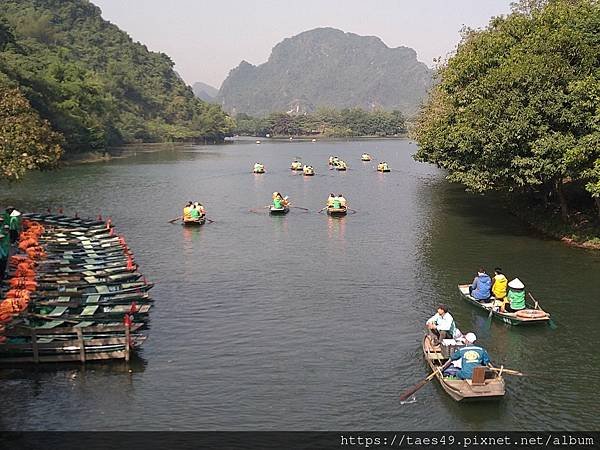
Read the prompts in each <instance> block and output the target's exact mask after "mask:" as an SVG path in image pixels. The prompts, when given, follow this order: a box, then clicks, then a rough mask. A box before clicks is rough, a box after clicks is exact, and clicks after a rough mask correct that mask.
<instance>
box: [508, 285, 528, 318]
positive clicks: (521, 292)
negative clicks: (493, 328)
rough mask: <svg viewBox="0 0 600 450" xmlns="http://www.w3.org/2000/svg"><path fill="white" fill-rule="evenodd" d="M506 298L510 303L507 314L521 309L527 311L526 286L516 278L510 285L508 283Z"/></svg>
mask: <svg viewBox="0 0 600 450" xmlns="http://www.w3.org/2000/svg"><path fill="white" fill-rule="evenodd" d="M506 298H507V300H508V302H509V304H508V305H506V312H516V311H519V310H521V309H525V307H526V305H525V285H524V284H523V283H522V282H521V280H519V279H518V278H515V279H514V280H512V281H511V282H510V283H508V294H507V295H506Z"/></svg>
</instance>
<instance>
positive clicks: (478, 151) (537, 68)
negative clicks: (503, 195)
mask: <svg viewBox="0 0 600 450" xmlns="http://www.w3.org/2000/svg"><path fill="white" fill-rule="evenodd" d="M599 29H600V4H599V3H598V2H597V1H595V0H524V1H521V2H520V3H518V4H516V5H515V6H514V9H513V12H512V13H511V14H510V15H508V16H506V17H496V18H493V19H492V20H491V22H490V24H489V26H488V27H487V28H486V29H484V30H478V31H474V30H466V31H465V32H464V35H463V39H462V41H461V43H460V44H459V46H458V49H457V52H456V55H455V56H453V57H451V58H450V59H449V60H448V62H447V63H446V64H445V65H444V66H442V67H441V68H440V70H439V73H438V79H439V83H438V84H437V85H436V86H435V88H434V89H433V92H432V94H431V96H430V98H429V100H428V103H427V104H426V105H425V107H424V108H423V110H422V111H421V114H420V116H419V119H418V121H417V126H416V128H415V131H414V135H415V138H416V140H417V141H418V143H419V150H418V152H417V154H416V155H415V157H416V159H417V160H419V161H425V162H430V163H434V164H437V165H438V166H439V167H442V168H444V169H446V170H447V171H448V178H449V179H450V180H451V181H456V182H460V183H463V184H464V185H465V186H466V187H467V188H468V189H469V190H472V191H476V192H486V191H492V190H495V191H503V192H517V193H523V194H528V193H532V192H534V191H542V192H544V193H546V194H552V195H553V196H554V197H555V198H557V199H558V201H559V204H560V208H561V213H562V217H563V219H565V220H566V219H567V217H568V212H569V208H568V206H569V205H568V203H569V200H568V198H567V196H566V195H565V191H564V188H565V185H567V184H569V185H571V186H572V187H573V188H575V189H576V187H577V186H576V185H577V183H583V185H584V186H586V189H587V192H588V196H589V195H598V191H597V190H596V187H597V184H596V183H597V182H598V172H597V171H595V170H594V168H595V167H596V166H597V164H598V163H597V161H598V158H599V157H600V147H598V146H597V145H594V144H595V143H597V142H598V132H599V131H600V130H599V128H598V125H599V122H600V118H599V114H598V112H599V111H598V105H599V102H598V91H599V87H598V86H599V84H598V83H599V80H600V63H599V62H600V33H598V30H599ZM585 183H587V184H585ZM588 198H590V197H588ZM599 207H600V204H599Z"/></svg>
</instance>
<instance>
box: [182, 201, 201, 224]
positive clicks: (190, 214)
mask: <svg viewBox="0 0 600 450" xmlns="http://www.w3.org/2000/svg"><path fill="white" fill-rule="evenodd" d="M204 222H206V210H205V209H204V206H203V205H202V203H199V202H191V201H189V202H188V203H187V204H186V205H185V207H184V208H183V222H182V223H183V225H202V224H203V223H204Z"/></svg>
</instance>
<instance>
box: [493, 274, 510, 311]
mask: <svg viewBox="0 0 600 450" xmlns="http://www.w3.org/2000/svg"><path fill="white" fill-rule="evenodd" d="M507 285H508V280H507V279H506V276H504V274H503V273H502V269H500V267H496V268H495V269H494V278H492V294H494V298H495V299H496V301H495V303H494V306H497V307H498V308H499V309H500V311H502V312H504V306H505V303H506V301H505V298H506V287H507Z"/></svg>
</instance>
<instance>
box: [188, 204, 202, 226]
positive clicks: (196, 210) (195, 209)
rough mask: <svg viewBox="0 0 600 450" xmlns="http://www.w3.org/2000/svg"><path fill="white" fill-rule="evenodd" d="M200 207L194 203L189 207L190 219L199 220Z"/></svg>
mask: <svg viewBox="0 0 600 450" xmlns="http://www.w3.org/2000/svg"><path fill="white" fill-rule="evenodd" d="M200 215H201V214H200V209H199V208H198V207H196V205H192V207H191V209H190V217H191V219H192V221H194V222H199V221H200Z"/></svg>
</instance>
